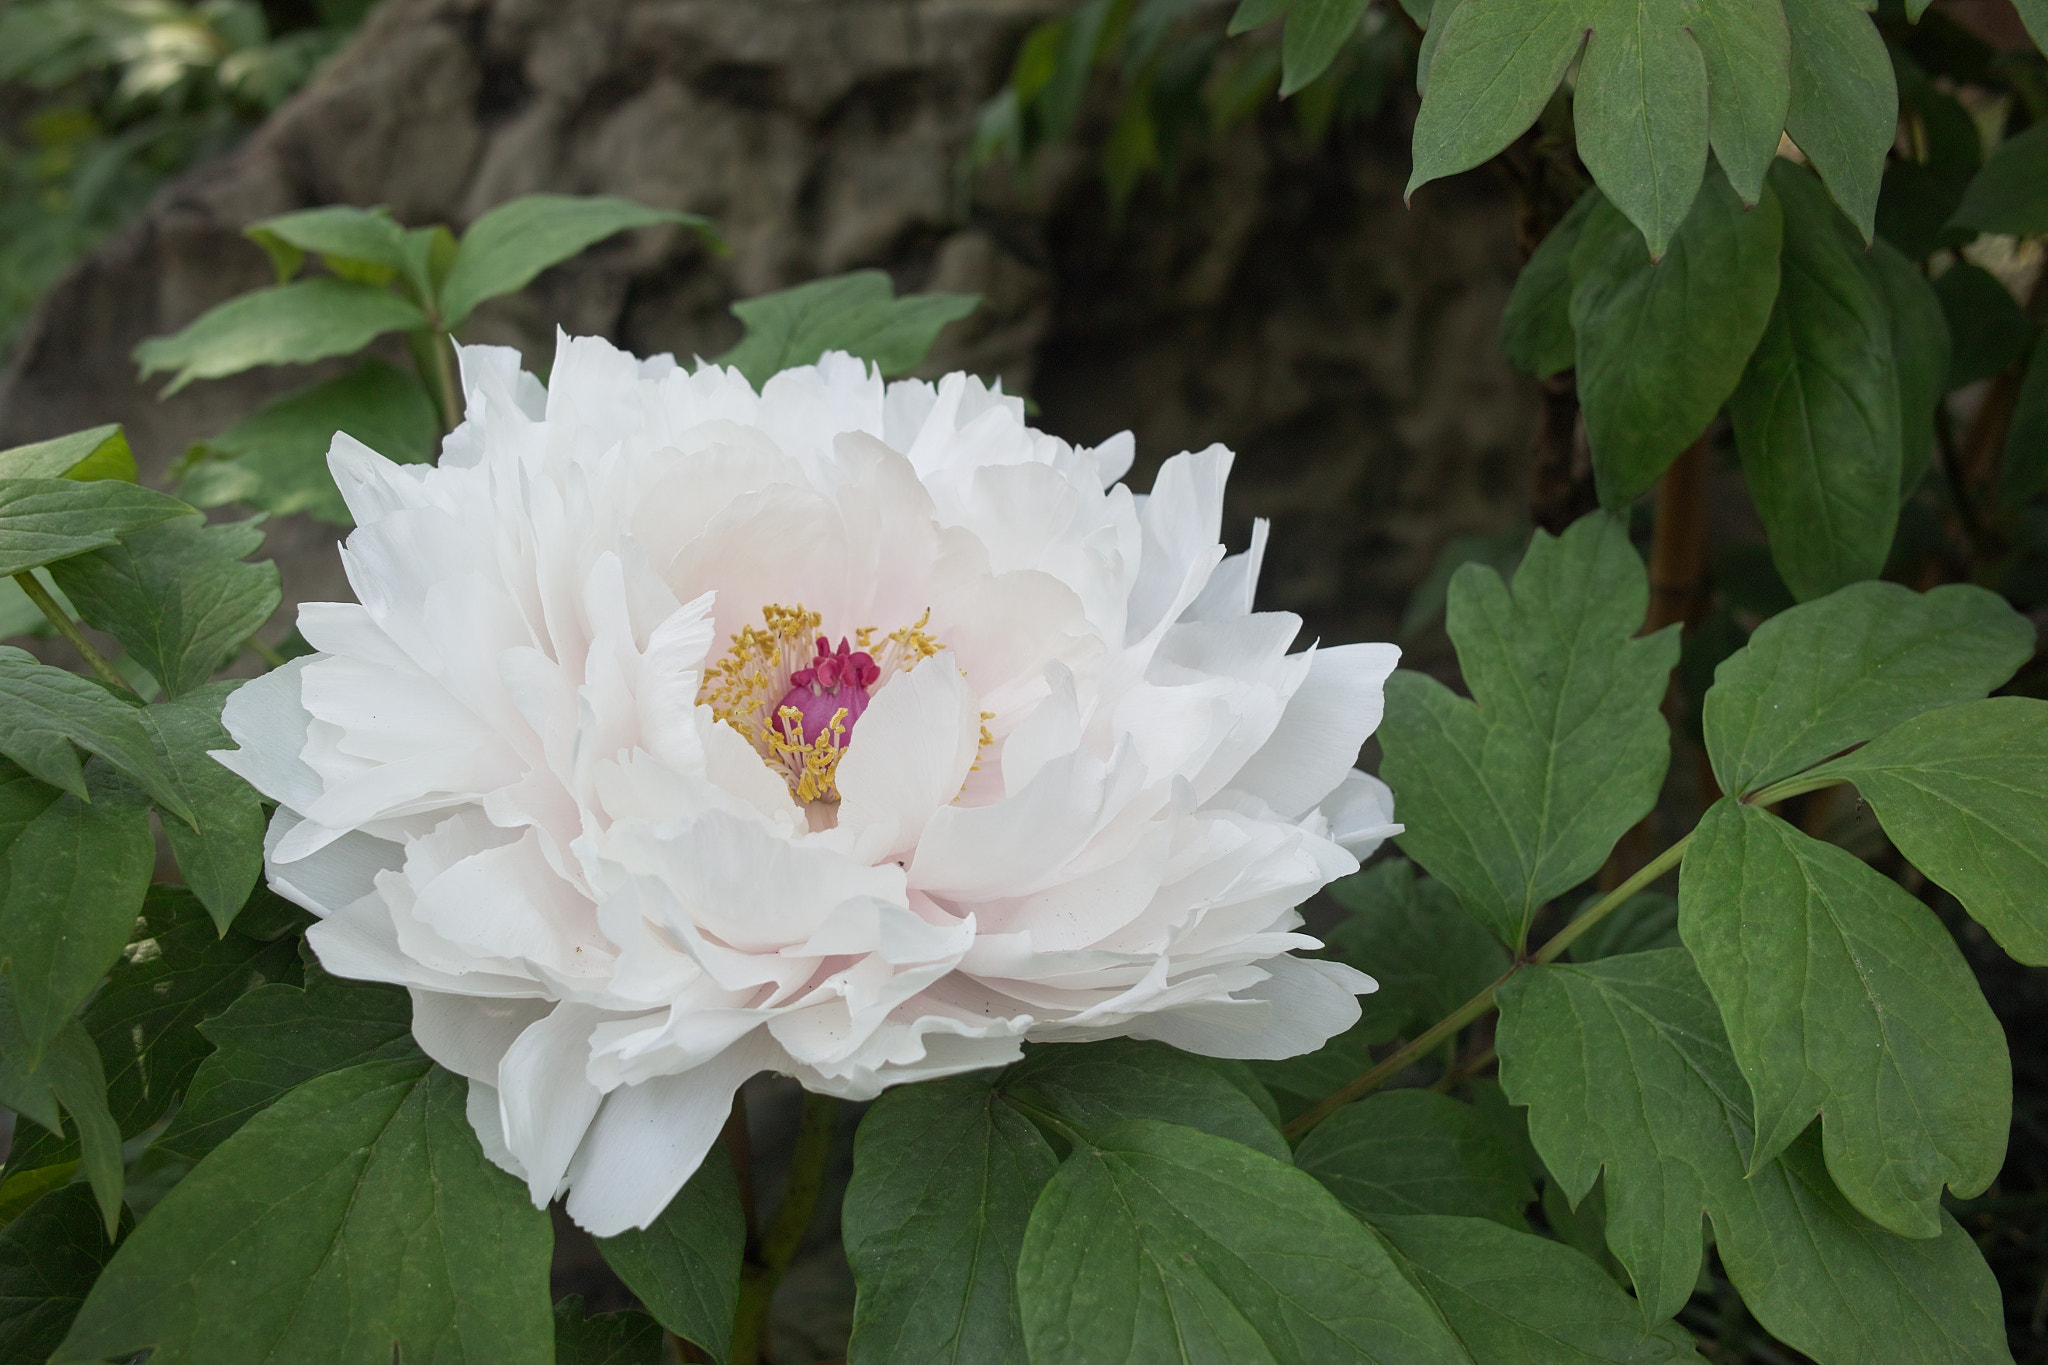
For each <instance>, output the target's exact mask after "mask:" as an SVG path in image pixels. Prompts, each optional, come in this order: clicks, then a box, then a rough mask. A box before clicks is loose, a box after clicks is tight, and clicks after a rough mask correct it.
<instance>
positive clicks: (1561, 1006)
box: [1497, 949, 2009, 1365]
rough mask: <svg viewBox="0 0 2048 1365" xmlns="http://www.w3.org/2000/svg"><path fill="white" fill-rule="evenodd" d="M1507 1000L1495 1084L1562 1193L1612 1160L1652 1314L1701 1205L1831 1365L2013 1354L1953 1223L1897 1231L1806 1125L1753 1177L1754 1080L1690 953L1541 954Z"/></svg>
mask: <svg viewBox="0 0 2048 1365" xmlns="http://www.w3.org/2000/svg"><path fill="white" fill-rule="evenodd" d="M1499 1001H1500V1006H1501V1016H1500V1024H1499V1030H1498V1033H1497V1041H1498V1046H1499V1048H1500V1055H1501V1084H1502V1086H1503V1088H1504V1089H1505V1090H1506V1091H1507V1094H1508V1097H1509V1098H1510V1099H1512V1100H1513V1101H1514V1102H1515V1103H1517V1104H1524V1105H1527V1106H1528V1109H1529V1135H1530V1137H1531V1139H1532V1140H1533V1141H1534V1142H1535V1144H1536V1149H1537V1151H1538V1152H1540V1153H1541V1154H1542V1157H1543V1161H1544V1164H1545V1165H1546V1166H1547V1167H1548V1168H1549V1169H1550V1171H1551V1172H1552V1174H1553V1175H1554V1176H1555V1177H1556V1178H1557V1181H1558V1183H1559V1185H1560V1186H1561V1187H1562V1190H1563V1193H1564V1194H1565V1196H1566V1197H1567V1198H1569V1199H1571V1200H1574V1201H1576V1200H1578V1199H1582V1198H1584V1197H1585V1195H1586V1193H1587V1191H1589V1190H1590V1189H1591V1188H1592V1186H1593V1184H1594V1182H1595V1181H1596V1180H1603V1175H1602V1173H1603V1170H1604V1173H1605V1174H1604V1180H1603V1183H1604V1186H1605V1190H1606V1202H1607V1240H1608V1245H1609V1246H1610V1247H1612V1248H1613V1250H1614V1253H1615V1255H1616V1256H1617V1257H1618V1258H1619V1259H1620V1261H1621V1263H1622V1264H1623V1265H1624V1266H1625V1267H1626V1268H1627V1269H1628V1272H1629V1276H1630V1278H1631V1280H1633V1282H1634V1284H1635V1287H1636V1293H1637V1297H1638V1299H1639V1300H1640V1301H1641V1303H1642V1305H1643V1308H1644V1311H1645V1313H1646V1315H1647V1316H1648V1317H1649V1318H1651V1319H1656V1318H1662V1317H1665V1316H1668V1315H1669V1314H1671V1313H1672V1312H1674V1311H1676V1309H1677V1308H1678V1307H1679V1306H1680V1305H1682V1304H1683V1303H1684V1302H1685V1301H1686V1299H1687V1298H1688V1297H1689V1296H1690V1295H1691V1293H1692V1290H1693V1285H1694V1283H1695V1282H1696V1280H1697V1278H1698V1273H1699V1265H1700V1256H1701V1238H1700V1223H1699V1215H1700V1213H1701V1212H1705V1213H1706V1215H1707V1216H1708V1217H1709V1218H1711V1219H1712V1220H1713V1229H1714V1236H1715V1245H1716V1248H1717V1250H1718V1251H1719V1254H1720V1257H1721V1261H1722V1264H1723V1266H1724V1267H1725V1268H1726V1269H1727V1271H1728V1275H1729V1278H1730V1279H1731V1280H1732V1281H1733V1282H1734V1285H1735V1287H1736V1289H1737V1290H1738V1291H1740V1293H1741V1294H1742V1297H1743V1301H1744V1302H1745V1303H1746V1304H1747V1305H1748V1306H1749V1309H1750V1311H1751V1312H1752V1313H1753V1314H1754V1315H1755V1317H1756V1320H1757V1321H1758V1322H1759V1323H1761V1324H1762V1325H1763V1326H1764V1327H1765V1328H1766V1329H1767V1330H1769V1331H1770V1332H1771V1333H1772V1334H1773V1335H1774V1336H1776V1337H1778V1338H1779V1339H1780V1340H1782V1341H1784V1342H1785V1343H1786V1344H1787V1345H1790V1346H1792V1347H1794V1348H1796V1349H1798V1350H1801V1351H1804V1352H1805V1353H1806V1354H1808V1355H1809V1356H1811V1357H1813V1359H1814V1360H1815V1361H1817V1362H1819V1365H1837V1363H1838V1362H1839V1363H1840V1365H1850V1363H1851V1362H1864V1361H1870V1360H1899V1359H1911V1360H1916V1361H1922V1362H1928V1365H1936V1363H1937V1362H1955V1365H1963V1362H1982V1361H1990V1360H2005V1359H2008V1358H2009V1357H2008V1356H2007V1353H2006V1349H2005V1330H2004V1322H2003V1311H2002V1308H2001V1306H2000V1301H1999V1292H1998V1285H1997V1282H1996V1281H1995V1280H1994V1279H1993V1278H1992V1275H1991V1271H1990V1269H1989V1268H1988V1267H1987V1266H1986V1265H1985V1264H1984V1260H1983V1257H1982V1256H1981V1255H1980V1254H1979V1253H1978V1251H1977V1248H1976V1245H1975V1243H1973V1242H1972V1241H1971V1240H1970V1237H1969V1235H1968V1234H1967V1233H1965V1232H1964V1231H1963V1229H1962V1228H1961V1227H1960V1226H1958V1225H1957V1224H1956V1222H1955V1220H1954V1219H1952V1218H1950V1217H1948V1216H1947V1215H1946V1214H1944V1215H1942V1220H1941V1226H1942V1231H1941V1235H1940V1236H1939V1237H1934V1238H1925V1239H1914V1238H1905V1237H1899V1236H1896V1235H1894V1234H1892V1233H1889V1232H1886V1231H1885V1230H1884V1229H1883V1228H1880V1227H1878V1226H1877V1225H1876V1224H1874V1223H1872V1222H1870V1221H1869V1220H1868V1219H1866V1218H1864V1217H1863V1216H1862V1215H1861V1214H1859V1213H1858V1212H1856V1210H1855V1209H1854V1208H1853V1207H1851V1206H1850V1205H1849V1203H1848V1202H1847V1201H1846V1200H1844V1199H1843V1198H1842V1196H1841V1194H1840V1193H1839V1192H1838V1191H1837V1190H1836V1189H1835V1187H1834V1185H1833V1183H1832V1182H1831V1181H1829V1179H1828V1177H1827V1173H1826V1170H1825V1168H1824V1166H1823V1164H1822V1160H1821V1156H1820V1153H1819V1152H1818V1151H1817V1150H1815V1147H1816V1144H1815V1143H1813V1142H1812V1141H1811V1140H1810V1139H1808V1140H1802V1141H1800V1142H1798V1143H1795V1144H1794V1145H1793V1146H1792V1147H1790V1148H1789V1149H1787V1150H1786V1151H1785V1152H1784V1153H1783V1154H1781V1155H1780V1156H1778V1157H1777V1158H1776V1159H1774V1160H1772V1161H1769V1162H1766V1163H1764V1164H1763V1165H1762V1166H1761V1168H1760V1169H1758V1170H1757V1171H1756V1172H1755V1173H1754V1174H1751V1173H1750V1169H1749V1167H1750V1160H1749V1157H1750V1150H1749V1135H1750V1133H1751V1132H1753V1131H1754V1127H1755V1123H1754V1119H1753V1116H1752V1113H1751V1110H1750V1106H1749V1095H1748V1089H1749V1088H1748V1086H1747V1085H1746V1084H1745V1083H1744V1081H1743V1077H1742V1070H1741V1068H1740V1067H1739V1066H1738V1065H1737V1063H1736V1060H1735V1057H1734V1054H1733V1053H1732V1052H1731V1051H1730V1050H1729V1046H1728V1041H1727V1038H1726V1036H1725V1035H1724V1034H1723V1032H1722V1029H1721V1021H1720V1018H1719V1016H1718V1014H1717V1013H1716V1010H1715V1007H1714V1001H1713V997H1712V996H1711V995H1710V994H1709V993H1708V991H1707V987H1706V984H1705V983H1704V982H1703V981H1702V980H1701V979H1700V976H1699V973H1698V971H1697V970H1696V969H1695V968H1694V966H1693V964H1692V960H1691V958H1689V957H1688V956H1687V955H1686V953H1685V951H1684V950H1683V949H1665V950H1663V951H1660V952H1652V953H1637V954H1634V955H1632V956H1628V957H1616V958H1608V959H1605V960H1603V961H1600V962H1594V963H1589V964H1586V965H1583V966H1579V965H1574V966H1556V965H1553V966H1547V967H1536V968H1531V969H1528V970H1525V971H1523V972H1520V973H1518V974H1517V975H1516V976H1515V978H1514V979H1513V980H1512V981H1509V982H1508V983H1506V984H1505V985H1504V986H1502V987H1501V990H1500V995H1499Z"/></svg>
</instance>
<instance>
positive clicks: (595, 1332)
mask: <svg viewBox="0 0 2048 1365" xmlns="http://www.w3.org/2000/svg"><path fill="white" fill-rule="evenodd" d="M666 1359H667V1357H666V1354H665V1352H664V1349H663V1345H662V1339H661V1324H660V1323H658V1322H656V1321H655V1320H654V1319H653V1318H651V1317H649V1316H648V1315H647V1314H645V1313H642V1312H640V1311H639V1310H638V1309H634V1308H628V1309H626V1310H625V1311H624V1312H619V1313H600V1314H598V1315H597V1316H596V1317H592V1318H586V1317H584V1316H583V1296H582V1295H581V1294H571V1295H570V1296H569V1297H567V1298H565V1299H563V1300H562V1301H561V1302H560V1303H557V1304H556V1305H555V1365H665V1362H666Z"/></svg>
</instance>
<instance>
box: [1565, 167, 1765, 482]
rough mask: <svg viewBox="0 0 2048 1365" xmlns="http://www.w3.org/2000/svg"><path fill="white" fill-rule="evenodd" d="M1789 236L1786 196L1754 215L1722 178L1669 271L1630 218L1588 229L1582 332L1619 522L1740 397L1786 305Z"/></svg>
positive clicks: (1584, 398) (1580, 262) (1586, 402)
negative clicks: (1757, 352)
mask: <svg viewBox="0 0 2048 1365" xmlns="http://www.w3.org/2000/svg"><path fill="white" fill-rule="evenodd" d="M1781 230H1782V223H1781V217H1780V214H1779V211H1778V200H1777V196H1775V195H1773V194H1771V193H1770V191H1769V188H1768V187H1766V188H1765V191H1764V194H1763V197H1762V198H1761V199H1759V200H1758V201H1757V204H1756V207H1755V208H1752V209H1745V208H1743V206H1742V201H1741V200H1740V199H1739V198H1737V197H1736V194H1735V191H1734V190H1733V189H1731V188H1730V187H1729V184H1728V179H1727V177H1726V176H1724V175H1722V174H1721V171H1720V169H1719V168H1718V167H1710V168H1709V169H1708V172H1707V176H1706V179H1705V181H1704V182H1703V183H1702V184H1701V186H1700V193H1699V196H1698V197H1697V198H1695V199H1694V200H1693V206H1692V212H1691V213H1690V214H1689V215H1687V217H1686V219H1685V222H1684V223H1683V224H1682V225H1681V226H1680V227H1679V229H1678V232H1677V235H1676V236H1674V237H1673V238H1672V239H1671V249H1670V251H1669V252H1667V253H1666V254H1665V256H1664V259H1663V260H1661V261H1657V262H1654V263H1653V262H1652V261H1651V260H1650V257H1649V253H1648V252H1646V251H1644V250H1643V239H1642V235H1641V234H1640V233H1638V232H1637V231H1636V230H1635V227H1634V225H1632V224H1631V223H1630V222H1629V221H1628V219H1626V218H1624V217H1622V215H1621V213H1620V212H1619V211H1618V210H1616V209H1614V208H1612V207H1604V208H1600V209H1595V210H1594V211H1593V213H1592V214H1591V215H1590V216H1588V218H1587V219H1586V224H1585V230H1584V232H1583V234H1582V235H1581V236H1580V239H1579V244H1578V247H1577V248H1576V249H1575V250H1574V251H1573V252H1572V259H1571V279H1572V296H1571V328H1572V333H1573V335H1574V336H1575V337H1576V338H1577V348H1578V349H1577V357H1578V358H1577V367H1578V384H1579V407H1580V409H1581V410H1582V411H1583V412H1584V413H1585V415H1586V440H1587V443H1588V445H1589V446H1590V447H1591V449H1592V453H1593V473H1594V477H1595V478H1596V480H1597V481H1598V483H1599V488H1600V501H1601V504H1602V505H1603V506H1605V507H1607V508H1608V509H1609V510H1619V509H1621V508H1624V507H1627V506H1628V505H1629V504H1630V503H1632V502H1634V501H1635V500H1636V499H1637V498H1638V497H1640V496H1642V495H1643V494H1644V493H1646V492H1648V491H1649V489H1650V488H1651V487H1652V486H1653V485H1654V484H1655V483H1656V482H1657V479H1658V477H1659V476H1661V475H1662V474H1663V472H1664V469H1665V466H1667V465H1669V464H1670V463H1671V462H1672V460H1674V459H1676V458H1677V457H1678V455H1679V452H1681V451H1683V450H1684V449H1685V448H1686V447H1687V446H1688V445H1690V444H1692V442H1693V441H1694V440H1695V439H1697V438H1698V437H1699V436H1700V435H1701V433H1703V432H1705V431H1706V429H1707V424H1708V423H1709V422H1711V421H1713V420H1714V414H1715V413H1717V412H1719V411H1720V410H1721V404H1722V403H1723V402H1725V401H1726V400H1727V398H1728V395H1729V394H1731V393H1733V392H1734V391H1735V385H1736V383H1737V382H1738V381H1739V380H1740V379H1741V378H1742V371H1743V367H1744V366H1745V365H1747V364H1748V362H1749V354H1750V352H1751V351H1752V350H1754V349H1755V348H1756V343H1757V340H1758V338H1760V337H1761V336H1762V335H1763V330H1764V325H1765V324H1766V323H1767V322H1769V321H1770V317H1771V304H1772V301H1773V300H1775V299H1776V298H1777V296H1778V245H1779V238H1780V234H1781Z"/></svg>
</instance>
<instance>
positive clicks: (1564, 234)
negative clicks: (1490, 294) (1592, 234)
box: [1500, 190, 1647, 379]
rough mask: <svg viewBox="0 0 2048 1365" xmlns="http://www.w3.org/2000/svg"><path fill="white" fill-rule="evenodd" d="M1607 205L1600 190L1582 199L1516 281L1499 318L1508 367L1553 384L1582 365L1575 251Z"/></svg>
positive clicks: (1546, 238) (1501, 338) (1553, 230)
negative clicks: (1576, 327)
mask: <svg viewBox="0 0 2048 1365" xmlns="http://www.w3.org/2000/svg"><path fill="white" fill-rule="evenodd" d="M1606 202H1607V198H1606V196H1605V195H1603V194H1601V193H1600V191H1598V190H1587V191H1586V192H1585V193H1584V194H1581V195H1580V196H1579V197H1578V199H1577V200H1576V201H1574V202H1573V204H1572V206H1571V208H1570V210H1569V211H1568V212H1566V214H1565V216H1564V217H1563V218H1560V219H1559V220H1558V223H1557V226H1556V227H1554V228H1552V229H1551V230H1550V233H1549V235H1548V236H1546V237H1545V238H1544V239H1543V241H1542V242H1541V243H1540V244H1539V245H1538V246H1537V248H1536V253H1535V254H1534V255H1533V256H1531V257H1530V258H1529V262H1528V264H1526V265H1524V266H1523V267H1522V273H1521V274H1520V275H1517V276H1516V277H1515V290H1514V292H1513V293H1512V294H1509V295H1508V306H1507V309H1506V311H1504V312H1503V313H1502V314H1501V315H1500V349H1501V354H1503V355H1505V356H1506V357H1507V358H1508V364H1510V365H1512V366H1514V367H1515V368H1516V369H1518V370H1520V371H1521V372H1522V373H1524V374H1530V375H1534V376H1535V377H1536V378H1538V379H1548V378H1550V376H1552V375H1554V374H1556V373H1558V372H1559V371H1561V370H1569V369H1570V368H1571V367H1572V366H1573V365H1575V364H1577V363H1578V358H1577V352H1576V347H1577V344H1578V343H1577V341H1576V340H1575V339H1574V338H1573V336H1572V269H1571V267H1572V251H1573V249H1574V248H1575V247H1577V246H1578V244H1579V235H1580V233H1581V232H1583V231H1584V229H1585V226H1586V220H1587V219H1588V218H1590V217H1591V216H1592V215H1593V212H1594V210H1595V209H1597V208H1600V207H1602V206H1603V205H1605V204H1606ZM1646 259H1647V257H1646Z"/></svg>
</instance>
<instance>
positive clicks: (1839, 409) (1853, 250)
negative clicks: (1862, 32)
mask: <svg viewBox="0 0 2048 1365" xmlns="http://www.w3.org/2000/svg"><path fill="white" fill-rule="evenodd" d="M1800 3H1803V4H1808V5H1832V6H1835V7H1837V8H1840V9H1842V10H1843V11H1844V12H1846V13H1848V14H1849V16H1850V18H1851V19H1852V20H1853V21H1854V22H1856V23H1859V24H1863V23H1867V21H1866V20H1865V19H1864V17H1863V16H1862V15H1861V14H1859V13H1857V12H1856V11H1854V10H1851V9H1850V8H1849V6H1848V3H1847V0H1800ZM1887 70H1889V68H1887ZM1771 185H1772V187H1773V188H1774V189H1776V190H1777V192H1778V200H1779V203H1780V204H1781V205H1782V207H1783V208H1784V212H1785V236H1784V247H1783V252H1782V254H1781V256H1780V260H1781V262H1782V278H1781V280H1780V282H1779V285H1778V301H1777V305H1776V306H1775V307H1774V308H1773V309H1772V312H1771V320H1770V324H1769V325H1768V326H1767V327H1766V328H1765V329H1764V335H1763V340H1762V341H1761V342H1760V343H1759V344H1758V346H1757V348H1756V351H1755V353H1754V354H1753V355H1751V357H1750V360H1749V369H1748V370H1747V371H1746V372H1745V373H1744V374H1743V376H1742V383H1741V384H1740V385H1739V386H1737V388H1736V390H1735V395H1734V397H1733V398H1732V399H1730V401H1729V404H1728V411H1729V415H1730V416H1731V417H1732V418H1733V419H1734V422H1735V445H1736V449H1737V450H1738V451H1739V452H1740V453H1741V455H1742V470H1743V474H1744V476H1745V477H1746V478H1747V479H1748V481H1749V492H1750V497H1751V498H1752V499H1753V500H1754V501H1755V503H1756V507H1757V512H1758V513H1759V514H1760V515H1761V516H1762V518H1763V522H1764V529H1765V530H1766V531H1767V532H1769V534H1770V540H1771V554H1772V557H1773V558H1774V559H1775V560H1776V561H1777V565H1778V572H1779V573H1781V574H1783V575H1784V578H1785V582H1786V584H1787V585H1788V586H1790V587H1791V589H1792V591H1793V593H1794V594H1795V595H1796V596H1798V597H1799V598H1800V599H1802V600H1804V599H1806V598H1811V597H1819V596H1821V595H1822V594H1824V593H1829V592H1833V591H1834V590H1835V589H1836V588H1839V587H1841V586H1842V585H1843V584H1845V583H1853V582H1855V581H1856V580H1857V579H1861V578H1875V577H1876V576H1877V573H1878V570H1880V569H1882V568H1883V567H1884V560H1885V555H1886V553H1887V552H1888V551H1889V550H1890V549H1891V543H1892V531H1893V528H1894V527H1895V526H1896V525H1897V522H1898V515H1899V495H1898V494H1899V464H1900V460H1899V452H1900V440H1899V385H1898V378H1897V375H1896V372H1895V369H1894V360H1893V356H1892V343H1891V318H1890V315H1889V311H1888V310H1887V309H1886V307H1885V301H1884V295H1883V294H1882V293H1880V292H1879V290H1878V287H1877V285H1876V283H1875V282H1874V281H1873V280H1872V279H1871V278H1870V276H1869V274H1868V273H1867V272H1866V271H1865V268H1864V264H1863V248H1862V244H1861V243H1859V242H1858V241H1857V240H1856V238H1855V236H1854V235H1853V233H1852V232H1851V231H1850V229H1849V225H1848V223H1847V222H1846V221H1844V220H1843V219H1842V217H1841V216H1840V214H1839V213H1837V212H1836V210H1835V208H1834V206H1833V205H1832V204H1830V203H1829V202H1828V200H1827V196H1826V195H1825V194H1823V193H1822V192H1821V187H1820V184H1819V182H1818V181H1816V180H1815V179H1814V178H1813V177H1812V176H1811V175H1809V174H1808V173H1807V172H1805V171H1803V170H1801V169H1800V168H1799V167H1797V166H1795V165H1793V164H1792V163H1791V162H1789V161H1780V162H1778V163H1777V164H1776V165H1775V166H1774V167H1772V170H1771Z"/></svg>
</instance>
